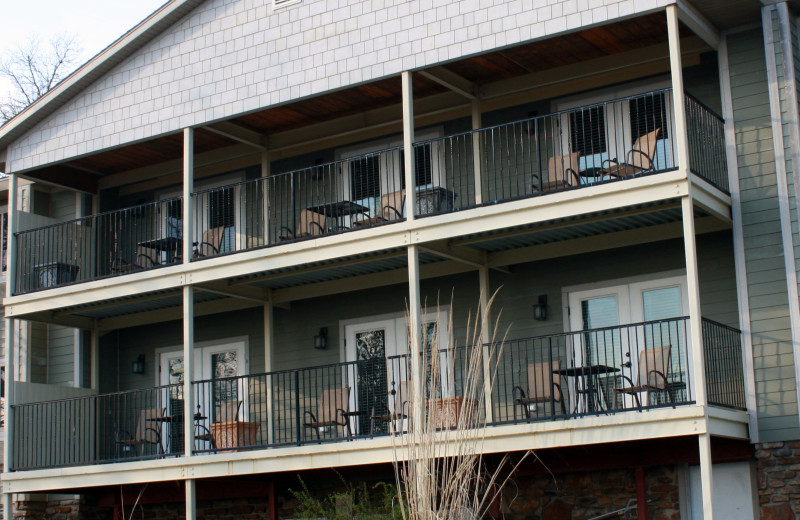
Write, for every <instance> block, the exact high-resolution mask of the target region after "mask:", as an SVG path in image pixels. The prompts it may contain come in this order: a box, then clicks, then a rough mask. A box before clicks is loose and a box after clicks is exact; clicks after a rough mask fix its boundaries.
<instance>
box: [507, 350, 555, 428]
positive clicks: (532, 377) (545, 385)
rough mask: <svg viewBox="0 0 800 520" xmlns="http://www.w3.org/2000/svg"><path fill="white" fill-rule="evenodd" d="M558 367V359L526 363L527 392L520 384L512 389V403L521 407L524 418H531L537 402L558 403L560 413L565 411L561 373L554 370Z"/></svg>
mask: <svg viewBox="0 0 800 520" xmlns="http://www.w3.org/2000/svg"><path fill="white" fill-rule="evenodd" d="M560 368H561V361H558V360H556V361H552V362H550V363H530V364H528V393H527V394H526V393H525V391H524V390H523V389H522V387H520V386H515V387H514V390H513V395H514V405H515V406H521V407H522V409H523V410H524V411H525V418H526V419H530V418H531V412H535V411H536V405H537V404H545V403H560V404H561V413H562V414H566V413H567V409H566V405H565V403H564V395H563V394H562V392H561V375H559V374H557V373H555V372H554V371H557V370H559V369H560ZM553 413H555V409H554V410H553ZM515 415H516V412H515Z"/></svg>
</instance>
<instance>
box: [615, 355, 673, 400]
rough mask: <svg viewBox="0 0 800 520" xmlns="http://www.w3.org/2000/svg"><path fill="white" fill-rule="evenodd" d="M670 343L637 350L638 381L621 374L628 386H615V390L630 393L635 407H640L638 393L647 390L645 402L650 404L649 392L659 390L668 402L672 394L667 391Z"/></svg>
mask: <svg viewBox="0 0 800 520" xmlns="http://www.w3.org/2000/svg"><path fill="white" fill-rule="evenodd" d="M669 356H670V345H666V346H664V347H657V348H649V349H644V350H642V351H641V352H639V371H638V372H639V374H638V381H637V382H636V383H634V382H633V381H631V379H630V378H629V377H626V376H621V377H622V379H623V380H625V381H627V382H628V384H629V386H626V387H622V388H617V389H616V391H617V392H620V393H623V394H627V395H631V396H633V398H634V399H635V400H636V407H637V408H641V407H642V401H641V399H640V398H639V394H641V393H642V392H647V404H648V406H649V405H650V394H651V393H653V392H661V393H665V394H666V398H667V401H668V402H670V403H671V402H672V396H671V395H670V394H669V392H668V391H667V369H668V368H669V362H670V360H669Z"/></svg>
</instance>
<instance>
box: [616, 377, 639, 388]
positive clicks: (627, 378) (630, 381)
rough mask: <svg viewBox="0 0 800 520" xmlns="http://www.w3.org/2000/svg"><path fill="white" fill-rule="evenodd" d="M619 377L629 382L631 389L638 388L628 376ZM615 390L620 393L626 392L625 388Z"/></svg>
mask: <svg viewBox="0 0 800 520" xmlns="http://www.w3.org/2000/svg"><path fill="white" fill-rule="evenodd" d="M619 377H620V378H622V379H624V380H625V381H627V382H628V386H630V387H634V386H636V385H634V384H633V380H632V379H631V378H630V377H628V376H626V375H624V374H619ZM614 390H617V391H618V392H624V391H625V388H615V389H614Z"/></svg>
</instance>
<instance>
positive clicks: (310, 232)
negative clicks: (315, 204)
mask: <svg viewBox="0 0 800 520" xmlns="http://www.w3.org/2000/svg"><path fill="white" fill-rule="evenodd" d="M327 231H328V217H327V216H325V215H324V214H322V213H317V212H316V211H311V210H310V209H304V210H302V211H300V224H299V226H298V229H297V231H295V230H293V229H291V228H289V227H286V226H282V227H281V235H280V236H279V237H278V240H294V239H296V238H304V237H313V236H317V235H322V234H324V233H327Z"/></svg>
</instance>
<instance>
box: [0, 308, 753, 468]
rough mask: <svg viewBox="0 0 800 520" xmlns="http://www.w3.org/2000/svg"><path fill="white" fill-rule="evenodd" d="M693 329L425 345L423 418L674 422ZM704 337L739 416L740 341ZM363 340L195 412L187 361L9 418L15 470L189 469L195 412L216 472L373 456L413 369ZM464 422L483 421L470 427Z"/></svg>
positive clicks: (686, 379) (257, 377)
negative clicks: (108, 390)
mask: <svg viewBox="0 0 800 520" xmlns="http://www.w3.org/2000/svg"><path fill="white" fill-rule="evenodd" d="M689 327H690V322H689V319H688V318H685V317H682V318H673V319H667V320H658V321H648V322H641V323H635V324H630V325H624V326H615V327H606V328H597V329H591V330H583V331H580V332H565V333H561V334H554V335H546V336H538V337H531V338H525V339H513V340H506V341H505V342H503V343H502V344H498V345H484V346H483V348H479V349H478V350H479V355H480V356H485V358H476V357H474V355H473V350H475V347H454V348H448V349H441V350H439V349H432V348H431V346H430V345H431V344H432V342H431V343H429V345H428V346H427V348H424V355H423V356H422V362H421V366H422V372H423V374H424V377H423V378H422V380H423V381H424V383H423V386H424V387H426V388H427V389H426V390H425V395H426V397H425V406H424V408H425V409H426V410H427V413H428V416H429V417H430V418H431V419H430V424H431V425H432V427H433V428H435V429H438V430H450V429H457V428H463V427H485V428H486V432H491V431H492V429H498V430H499V429H503V428H506V429H508V428H512V429H513V428H517V429H520V431H519V432H516V433H517V434H520V435H527V434H532V432H533V431H534V430H532V429H531V427H532V426H533V425H543V424H550V425H551V426H549V427H547V428H548V431H550V432H553V431H567V430H573V429H575V428H576V424H580V423H578V422H576V421H581V420H585V419H587V418H592V417H597V418H602V419H603V422H605V423H607V424H612V423H626V424H636V423H642V424H644V423H652V421H654V420H656V419H654V417H655V415H658V414H662V415H659V417H661V418H662V420H663V419H665V418H666V419H668V418H669V417H670V415H673V414H674V415H678V414H679V410H681V408H682V407H687V406H691V405H694V404H695V392H696V390H695V379H696V374H695V373H694V368H693V362H692V349H693V348H697V347H699V346H694V345H691V341H690V332H689ZM702 335H703V346H702V347H703V352H704V359H705V381H706V394H707V396H708V403H709V405H710V406H711V407H712V408H715V409H721V408H726V409H733V410H744V409H745V392H744V380H743V370H742V350H741V349H742V347H741V333H740V332H739V331H738V330H735V329H733V328H730V327H727V326H725V325H721V324H719V323H716V322H713V321H710V320H705V319H704V320H703V322H702ZM362 339H363V345H362V346H363V347H364V348H363V349H362V350H363V352H362V355H360V356H359V357H360V360H359V361H355V362H348V363H334V364H328V365H324V366H314V367H305V368H297V369H293V370H285V371H278V372H269V373H261V374H249V375H245V376H238V377H226V375H227V374H226V371H225V359H223V358H220V359H218V361H219V363H218V364H217V366H218V367H220V368H219V369H217V370H216V371H215V372H216V374H215V375H217V376H218V377H215V378H213V379H210V380H204V381H197V382H193V385H192V388H193V392H194V395H193V399H194V402H195V403H198V404H197V406H196V408H194V409H192V410H190V411H187V410H186V409H185V407H184V398H183V397H184V396H183V386H184V385H183V384H182V382H181V381H182V376H183V365H182V362H181V361H176V362H175V363H174V364H171V365H170V369H169V381H170V384H167V385H164V386H160V387H154V388H147V389H140V390H131V391H125V392H118V393H113V394H105V395H94V396H84V397H76V398H69V399H60V400H53V401H47V402H33V403H29V404H18V405H14V406H12V414H13V415H14V417H13V418H14V420H13V427H12V432H11V434H12V439H13V440H12V443H13V450H12V451H13V461H12V470H13V471H17V472H19V471H28V470H39V469H46V468H57V467H66V466H85V465H94V464H101V463H112V462H127V461H131V462H132V461H137V460H138V461H146V460H152V459H166V458H178V457H182V455H183V454H184V453H185V446H184V436H183V428H184V418H185V414H186V413H187V412H188V413H192V415H193V418H192V423H193V425H194V437H195V440H194V447H193V453H194V454H198V455H201V454H205V455H207V456H208V457H210V458H212V459H214V460H217V458H218V457H222V459H219V460H225V457H229V455H224V454H225V453H228V452H231V451H247V452H251V451H252V450H262V449H268V448H269V449H270V450H271V451H269V452H264V454H263V455H261V456H262V457H267V458H269V457H277V456H279V454H280V453H282V452H284V451H286V452H289V451H291V448H290V447H291V446H302V445H312V444H314V445H320V448H319V449H321V450H323V451H324V450H326V449H327V448H326V447H325V446H328V445H330V449H329V450H328V451H330V450H334V451H337V452H338V451H341V450H342V449H343V446H342V445H341V444H338V443H349V444H347V449H348V450H351V451H352V450H355V452H356V453H357V452H358V450H359V447H360V446H364V447H367V448H368V447H369V446H371V444H369V443H370V442H371V441H369V440H368V439H372V438H375V439H377V438H379V437H385V438H386V437H387V436H389V435H392V434H399V433H401V432H403V431H404V430H405V429H406V428H407V426H408V421H409V420H410V415H411V405H412V403H413V399H412V396H411V393H412V391H411V387H412V384H411V382H410V378H411V370H410V366H409V365H410V362H409V358H408V356H407V355H397V356H390V357H385V356H383V355H380V356H374V357H371V356H370V355H369V352H370V349H369V348H368V347H369V338H362ZM431 352H436V354H433V355H431ZM221 356H223V355H221ZM223 357H224V356H223ZM478 359H479V360H480V362H477V363H476V360H478ZM484 360H488V361H489V362H488V363H484V362H483V361H484ZM486 378H488V379H486ZM659 410H662V411H661V412H659ZM741 415H742V417H744V419H743V420H744V421H746V415H745V414H741ZM468 417H475V418H476V420H474V421H472V422H470V423H469V424H465V420H466V419H465V418H468ZM641 431H642V432H644V433H643V434H642V435H643V436H642V438H660V437H664V436H669V435H670V434H669V432H667V431H665V430H663V429H662V427H661V426H659V423H658V422H656V423H655V424H650V425H649V426H645V429H644V430H641ZM360 443H366V444H360ZM504 449H508V448H507V447H506V448H504ZM345 451H347V450H345Z"/></svg>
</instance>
